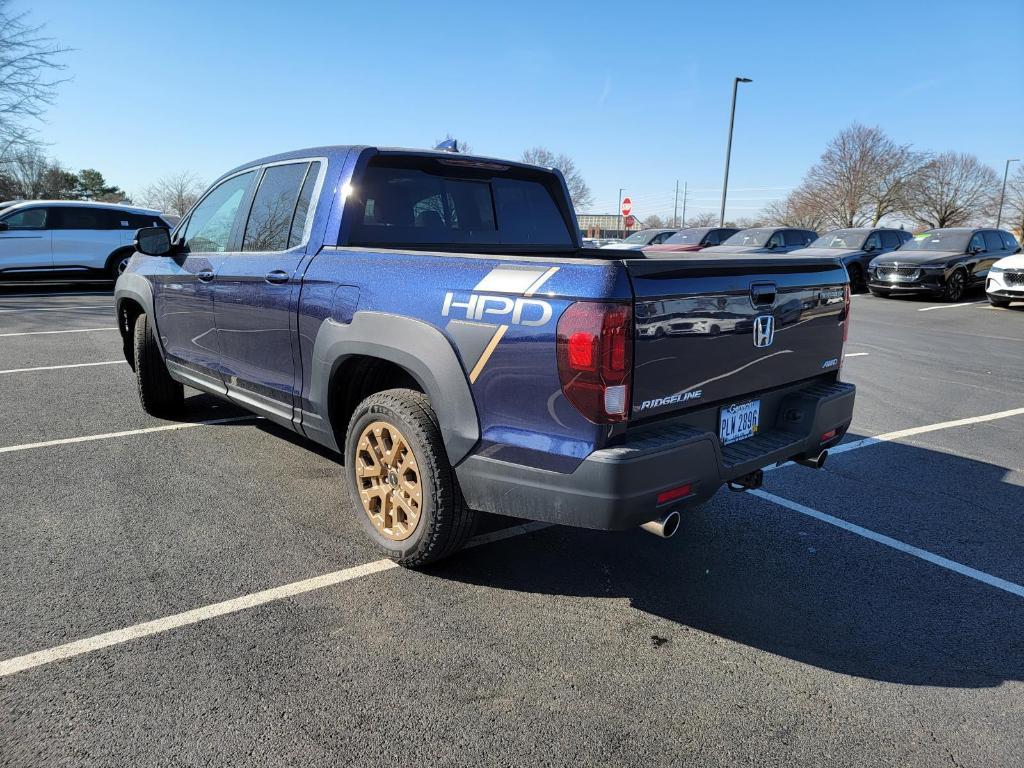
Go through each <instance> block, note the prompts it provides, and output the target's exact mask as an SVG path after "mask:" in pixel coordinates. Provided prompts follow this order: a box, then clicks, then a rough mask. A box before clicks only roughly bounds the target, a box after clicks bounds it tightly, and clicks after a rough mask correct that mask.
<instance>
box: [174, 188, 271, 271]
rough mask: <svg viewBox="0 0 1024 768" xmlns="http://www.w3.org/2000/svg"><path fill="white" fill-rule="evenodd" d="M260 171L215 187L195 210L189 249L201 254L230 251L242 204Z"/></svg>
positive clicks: (186, 235)
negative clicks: (230, 242)
mask: <svg viewBox="0 0 1024 768" xmlns="http://www.w3.org/2000/svg"><path fill="white" fill-rule="evenodd" d="M255 177H256V171H247V172H246V173H240V174H239V175H238V176H232V177H231V178H230V179H225V180H224V181H222V182H221V183H220V184H219V185H218V186H216V187H214V188H213V189H212V190H211V191H210V193H209V194H207V195H206V197H204V198H203V200H202V202H200V203H199V204H198V205H197V206H196V207H195V208H194V209H193V210H192V215H191V216H190V217H189V220H188V224H187V225H186V226H185V233H184V237H183V241H184V243H185V248H186V249H188V250H189V251H192V252H198V253H221V252H223V251H225V250H227V247H228V241H229V240H230V239H231V231H232V229H234V226H235V219H236V218H237V216H238V211H239V208H240V207H241V205H242V200H243V199H245V195H246V193H247V192H248V191H249V185H250V184H251V183H252V181H253V179H254V178H255Z"/></svg>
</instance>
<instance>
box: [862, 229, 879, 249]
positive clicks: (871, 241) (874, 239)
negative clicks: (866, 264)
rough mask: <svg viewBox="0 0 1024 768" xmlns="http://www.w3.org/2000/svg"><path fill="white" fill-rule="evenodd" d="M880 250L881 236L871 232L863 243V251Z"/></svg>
mask: <svg viewBox="0 0 1024 768" xmlns="http://www.w3.org/2000/svg"><path fill="white" fill-rule="evenodd" d="M881 249H882V235H881V233H879V232H872V233H871V235H870V236H869V237H868V239H867V240H865V241H864V250H866V251H879V250H881Z"/></svg>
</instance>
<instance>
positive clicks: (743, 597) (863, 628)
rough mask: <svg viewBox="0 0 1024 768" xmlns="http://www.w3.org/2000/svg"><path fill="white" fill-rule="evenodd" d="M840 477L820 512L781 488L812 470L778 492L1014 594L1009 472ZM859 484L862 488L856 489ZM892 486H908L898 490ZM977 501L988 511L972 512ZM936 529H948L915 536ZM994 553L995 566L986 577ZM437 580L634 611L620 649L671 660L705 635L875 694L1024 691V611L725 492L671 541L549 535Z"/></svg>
mask: <svg viewBox="0 0 1024 768" xmlns="http://www.w3.org/2000/svg"><path fill="white" fill-rule="evenodd" d="M856 437H857V436H855V435H853V436H851V438H853V439H856ZM832 461H833V466H834V467H835V470H834V471H831V472H830V470H829V469H825V470H823V471H822V473H821V475H819V476H817V477H820V478H822V479H821V481H820V482H821V489H822V491H823V492H820V495H819V496H818V498H817V499H816V500H812V499H811V498H809V496H810V494H809V489H811V488H813V484H814V482H815V481H816V480H817V477H814V476H811V477H810V478H809V479H808V477H807V476H806V475H805V476H804V477H803V478H799V477H798V478H797V482H795V483H794V482H792V480H793V478H792V476H790V477H785V476H783V475H785V473H787V472H804V473H807V472H808V470H804V469H803V468H790V469H783V470H779V471H778V472H772V473H769V482H768V490H770V491H771V492H772V493H775V494H778V495H780V496H783V497H787V498H790V499H797V500H801V502H802V503H804V504H808V505H810V506H814V507H815V508H817V509H820V510H821V511H823V512H827V513H829V514H833V515H835V516H837V517H842V518H844V519H846V520H848V521H850V522H855V523H857V524H859V525H863V526H864V527H866V528H869V529H872V530H875V531H878V532H880V533H886V534H887V535H890V536H893V537H894V538H897V539H900V540H902V541H904V542H906V543H908V544H913V545H914V546H918V547H921V548H922V549H927V550H930V551H932V552H935V553H936V554H942V555H944V556H945V557H948V558H950V559H953V560H957V561H959V562H961V563H964V564H965V565H970V566H971V567H975V568H978V569H980V570H983V571H988V572H990V573H993V574H994V575H997V576H1001V577H1003V578H1007V579H1010V580H1014V577H1015V572H1014V571H1013V570H1012V569H1016V568H1019V564H1020V562H1021V554H1024V545H1022V542H1024V538H1022V534H1021V533H1020V527H1019V513H1020V510H1021V509H1024V488H1022V487H1021V486H1020V485H1015V484H1013V483H1011V482H1006V480H1005V478H1006V474H1007V470H1006V469H1004V468H1002V467H998V466H994V465H991V464H985V463H983V462H977V461H974V460H971V459H966V458H963V457H960V456H955V455H949V454H944V453H940V452H936V451H929V450H925V449H921V448H917V447H912V446H906V445H897V444H889V445H884V446H873V447H871V448H868V449H866V450H864V451H858V452H855V453H851V454H847V455H845V456H842V457H838V456H837V457H834V459H833V460H832ZM858 466H859V467H860V470H858ZM915 467H916V472H917V474H916V475H914V474H907V472H910V471H911V470H913V468H915ZM850 472H853V473H858V472H859V476H857V475H856V474H854V477H856V480H855V482H856V485H855V486H853V487H851V481H850V479H848V478H847V477H846V475H848V474H849V473H850ZM893 472H895V473H896V475H895V476H897V477H900V478H902V479H903V482H899V483H896V484H894V483H892V482H891V481H885V480H884V478H885V477H887V476H889V475H890V473H893ZM965 477H969V478H970V483H969V484H967V487H965V483H964V480H963V479H964V478H965ZM801 481H805V482H804V483H803V485H800V482H801ZM1017 482H1019V480H1018V481H1017ZM865 483H877V485H874V486H873V487H871V486H865ZM920 484H924V485H925V486H926V488H927V490H926V491H924V492H922V491H921V490H920V488H915V487H914V486H917V485H920ZM841 488H847V489H848V493H844V492H843V491H842V490H837V489H841ZM954 488H958V489H959V490H958V491H957V492H956V493H955V494H954V495H953V496H949V495H947V494H946V491H947V490H949V489H954ZM974 488H978V489H986V493H987V495H986V496H975V497H974V500H975V502H974V503H972V502H971V501H970V500H969V494H970V493H971V492H972V489H974ZM789 489H792V493H790V492H789ZM880 494H885V495H886V496H887V497H888V499H889V501H888V503H884V502H882V501H881V499H879V495H880ZM965 494H967V495H968V496H967V498H968V500H966V501H965ZM872 499H875V503H874V504H872ZM908 499H911V501H908ZM914 499H916V500H914ZM943 499H944V500H945V503H938V504H937V503H936V502H937V501H940V502H941V500H943ZM887 518H888V522H887ZM929 519H935V520H937V521H938V523H939V524H938V525H937V526H935V527H932V528H931V529H930V530H927V531H919V532H918V533H917V534H915V532H914V530H913V528H914V526H917V525H919V524H921V525H927V521H928V520H929ZM908 523H909V527H901V526H906V524H908ZM954 531H958V532H959V533H958V534H956V533H951V532H954ZM1008 532H1009V533H1008ZM951 536H952V538H950V537H951ZM956 536H959V538H956ZM943 539H944V540H945V544H946V546H945V547H944V548H943V547H942V546H941V545H942V543H943ZM1007 539H1008V540H1007ZM958 544H962V545H963V548H960V549H958ZM985 552H991V553H992V554H990V555H987V557H989V562H979V559H984V558H985V557H986V555H985V554H984V553H985ZM1007 558H1009V559H1007ZM1000 563H1002V564H1003V565H1002V570H1000V565H999V564H1000ZM1008 568H1009V569H1011V570H1010V571H1009V572H1007V570H1006V569H1008ZM432 574H433V575H435V576H437V577H443V578H445V579H452V580H455V581H460V582H466V583H470V584H475V585H480V586H485V587H490V588H495V589H505V590H513V591H518V592H528V593H536V594H543V595H552V596H556V599H557V597H572V598H585V599H602V598H613V599H614V598H622V597H626V598H628V599H629V601H630V607H631V608H632V609H633V610H624V609H623V608H622V607H621V604H616V603H612V604H609V606H608V609H607V615H606V628H605V631H607V632H608V637H609V642H610V643H620V642H622V638H623V636H624V635H627V636H628V635H636V642H637V643H644V644H647V645H651V644H653V646H654V647H655V648H656V650H658V651H659V652H664V651H666V650H667V651H668V652H672V649H673V646H676V645H678V644H688V643H693V642H694V640H695V638H694V636H693V634H692V632H691V631H690V630H699V631H701V632H707V633H710V634H713V635H715V636H718V637H721V638H724V639H727V640H730V641H733V642H736V643H741V644H743V645H746V646H749V647H752V648H756V649H760V650H762V651H767V652H769V653H772V654H775V655H777V656H780V657H785V658H788V659H792V660H794V661H798V662H801V663H804V664H810V665H813V666H816V667H819V668H822V669H826V670H830V671H833V672H838V673H841V674H846V675H852V676H855V677H860V678H866V679H871V680H878V681H884V682H893V683H903V684H907V685H929V686H942V687H955V688H981V687H991V686H998V685H1000V684H1001V683H1002V682H1004V681H1009V680H1024V610H1022V609H1024V600H1022V599H1021V598H1020V597H1017V596H1015V595H1013V594H1010V593H1007V592H1004V591H1001V590H999V589H996V588H994V587H992V586H990V585H987V584H982V583H980V582H978V581H975V580H973V579H970V578H967V577H965V576H961V575H959V574H956V573H952V572H950V571H948V570H945V569H943V568H940V567H938V566H936V565H934V564H932V563H929V562H925V561H923V560H921V559H918V558H915V557H912V556H910V555H907V554H905V553H902V552H899V551H896V550H893V549H891V548H889V547H886V546H884V545H882V544H880V543H878V542H876V541H872V540H868V539H865V538H862V537H860V536H857V535H855V534H852V533H850V532H848V531H845V530H842V529H840V528H837V527H834V526H832V525H829V524H826V523H824V522H821V521H819V520H815V519H812V518H808V517H805V516H803V515H801V514H798V513H795V512H792V511H791V510H788V509H785V508H783V507H779V506H776V505H773V504H770V503H768V502H766V501H764V500H762V499H759V498H756V497H753V496H750V495H749V494H729V493H728V492H727V491H724V492H722V493H720V494H719V495H717V496H716V497H715V498H714V499H712V500H711V501H710V502H709V503H708V504H706V505H705V506H704V507H702V508H700V509H697V510H692V511H690V512H688V513H686V514H685V515H684V519H683V523H682V525H681V527H680V531H679V532H678V533H677V534H676V536H675V538H674V539H672V540H671V541H661V540H658V539H656V538H654V537H653V536H650V535H648V534H646V533H643V532H641V531H636V532H626V533H622V534H609V533H600V532H594V531H584V530H573V529H567V528H551V529H547V530H544V531H541V532H538V533H535V534H533V535H532V536H529V537H522V538H515V539H511V540H508V541H505V542H502V543H499V544H492V545H490V546H486V547H479V548H476V549H472V550H469V551H468V552H466V553H465V554H464V555H462V556H460V557H457V558H454V559H453V560H452V561H450V562H448V563H443V564H441V565H440V566H439V567H437V568H436V569H434V570H433V571H432ZM1017 580H1018V581H1020V579H1019V578H1018V579H1017ZM635 611H640V612H643V613H646V614H650V617H652V618H651V620H649V621H644V620H642V619H638V618H637V617H636V615H635ZM567 615H577V611H576V610H575V609H569V610H568V611H567ZM653 617H657V618H656V619H655V618H653ZM658 619H662V620H665V621H660V620H658ZM666 622H671V623H666ZM588 629H589V628H588V627H580V628H579V630H578V631H580V632H587V631H588ZM684 648H685V645H684ZM688 655H689V654H687V653H686V652H685V651H684V652H683V653H681V654H680V658H681V659H684V660H685V659H686V657H687V656H688Z"/></svg>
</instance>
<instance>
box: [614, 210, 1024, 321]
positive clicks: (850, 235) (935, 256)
mask: <svg viewBox="0 0 1024 768" xmlns="http://www.w3.org/2000/svg"><path fill="white" fill-rule="evenodd" d="M604 247H605V248H614V249H619V250H634V251H642V252H643V253H644V256H645V257H647V258H657V257H658V256H659V255H663V254H672V253H680V252H686V251H701V252H702V253H703V254H716V253H722V254H724V253H729V254H734V255H735V254H738V253H742V254H749V255H754V254H783V253H787V254H790V255H793V256H829V257H832V258H835V259H837V260H839V261H841V262H842V263H843V265H844V266H845V267H846V271H847V273H848V274H849V276H850V287H851V290H853V291H854V292H855V293H863V292H865V291H870V292H871V293H872V294H874V295H875V296H880V297H883V298H888V297H890V296H895V295H901V294H924V295H931V296H935V297H938V298H942V299H945V300H947V301H960V300H961V299H962V298H963V297H964V294H965V293H967V291H969V290H971V289H972V288H978V287H984V288H985V291H986V294H987V295H988V300H989V301H990V302H991V303H992V304H993V306H997V307H1006V306H1009V304H1010V302H1011V301H1024V254H1021V247H1020V244H1019V243H1018V242H1017V239H1016V238H1015V237H1014V236H1013V235H1012V234H1011V233H1009V232H1007V231H1006V230H1002V229H986V228H970V227H955V228H945V229H930V230H927V231H925V232H922V233H920V234H918V235H913V234H911V233H910V232H907V231H906V230H903V229H893V228H891V227H862V228H851V229H836V230H833V231H832V232H828V233H826V234H824V235H821V236H820V237H819V236H818V233H817V232H814V231H812V230H807V229H797V228H793V227H755V228H753V229H743V230H739V229H735V228H730V227H691V228H688V229H680V230H674V229H648V230H641V231H639V232H634V233H633V234H632V235H630V236H629V237H628V238H626V239H625V240H623V241H621V242H618V243H613V244H611V245H606V246H604Z"/></svg>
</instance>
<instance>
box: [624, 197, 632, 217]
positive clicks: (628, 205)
mask: <svg viewBox="0 0 1024 768" xmlns="http://www.w3.org/2000/svg"><path fill="white" fill-rule="evenodd" d="M632 212H633V201H632V200H630V199H629V198H628V197H624V198H622V215H623V216H629V214H630V213H632Z"/></svg>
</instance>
